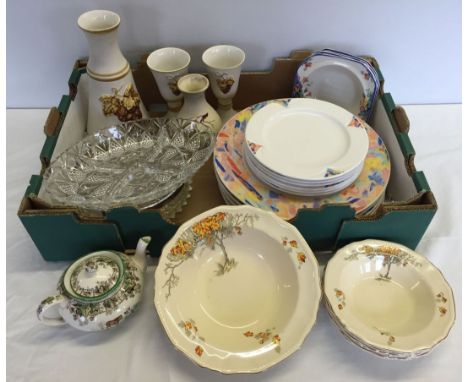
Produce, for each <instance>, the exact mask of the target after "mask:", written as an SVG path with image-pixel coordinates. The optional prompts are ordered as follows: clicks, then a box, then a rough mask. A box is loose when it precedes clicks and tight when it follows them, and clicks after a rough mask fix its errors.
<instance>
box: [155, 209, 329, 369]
mask: <svg viewBox="0 0 468 382" xmlns="http://www.w3.org/2000/svg"><path fill="white" fill-rule="evenodd" d="M155 280H156V281H155V305H156V310H157V312H158V314H159V317H160V319H161V322H162V324H163V326H164V329H165V330H166V333H167V334H168V336H169V338H170V340H171V341H172V343H173V344H174V345H175V346H176V347H177V348H178V349H179V350H181V351H182V352H183V353H184V354H185V355H186V356H187V357H189V358H190V359H192V360H193V361H195V362H196V363H197V364H199V365H201V366H204V367H208V368H210V369H213V370H217V371H220V372H223V373H251V372H258V371H261V370H264V369H266V368H268V367H270V366H272V365H274V364H276V363H278V362H279V361H281V360H283V359H284V358H286V357H287V356H289V355H290V354H291V353H293V352H294V351H296V350H297V349H299V347H300V345H301V344H302V342H303V341H304V339H305V337H306V335H307V334H308V333H309V331H310V330H311V328H312V326H313V325H314V323H315V320H316V315H317V310H318V306H319V302H320V297H321V289H320V278H319V266H318V263H317V260H316V259H315V256H314V254H313V252H312V251H311V249H310V248H309V246H308V245H307V243H306V241H305V240H304V239H303V237H302V236H301V234H300V233H299V231H298V230H297V229H296V228H294V227H293V226H292V225H290V224H289V223H287V222H285V221H283V220H282V219H281V218H279V217H277V216H276V215H275V214H273V213H272V212H266V211H261V210H259V209H257V208H253V207H250V206H235V207H234V206H221V207H218V208H215V209H212V210H209V211H207V212H205V213H203V214H201V215H199V216H197V217H195V218H193V219H192V220H190V221H188V222H187V223H185V224H184V225H182V226H181V227H180V228H179V230H178V231H177V233H176V234H175V235H174V237H173V238H172V239H171V240H170V241H169V242H168V243H167V244H166V246H165V247H164V249H163V251H162V254H161V258H160V261H159V265H158V267H157V268H156V272H155Z"/></svg>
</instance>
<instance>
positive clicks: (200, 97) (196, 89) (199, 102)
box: [177, 74, 223, 133]
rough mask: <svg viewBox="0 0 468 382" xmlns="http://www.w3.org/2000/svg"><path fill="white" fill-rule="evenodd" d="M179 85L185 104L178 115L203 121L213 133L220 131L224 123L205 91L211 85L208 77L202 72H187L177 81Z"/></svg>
mask: <svg viewBox="0 0 468 382" xmlns="http://www.w3.org/2000/svg"><path fill="white" fill-rule="evenodd" d="M177 86H178V88H179V89H180V91H181V92H182V94H183V95H184V105H183V106H182V109H180V111H179V113H178V115H177V116H178V117H179V118H185V119H192V120H194V121H197V122H202V123H204V124H205V125H206V126H207V127H209V128H210V129H211V131H213V133H218V131H219V130H220V129H221V127H222V125H223V124H222V122H221V118H220V117H219V114H218V113H217V112H216V110H215V109H213V108H212V107H211V105H210V104H209V103H208V102H207V100H206V98H205V91H206V89H208V87H209V86H210V81H208V78H206V77H205V76H203V75H201V74H186V75H185V76H183V77H181V78H180V79H179V81H177Z"/></svg>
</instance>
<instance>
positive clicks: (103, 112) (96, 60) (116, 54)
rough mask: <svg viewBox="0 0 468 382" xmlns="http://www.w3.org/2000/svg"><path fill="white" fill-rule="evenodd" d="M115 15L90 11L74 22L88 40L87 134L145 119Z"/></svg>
mask: <svg viewBox="0 0 468 382" xmlns="http://www.w3.org/2000/svg"><path fill="white" fill-rule="evenodd" d="M119 25H120V17H119V15H118V14H116V13H114V12H111V11H105V10H94V11H89V12H86V13H83V14H82V15H81V16H80V17H79V18H78V26H79V27H80V28H81V29H82V30H83V31H84V34H85V36H86V38H87V39H88V46H89V58H88V64H87V66H86V71H87V73H88V76H89V95H88V98H89V107H88V124H87V132H88V134H94V133H95V132H96V131H98V130H100V129H103V128H106V127H109V126H112V125H113V124H115V123H120V122H126V121H132V120H135V119H140V118H147V117H148V112H147V111H146V109H145V107H144V105H143V102H142V101H141V99H140V94H139V93H138V90H137V88H136V85H135V81H134V79H133V75H132V71H131V70H130V65H129V63H128V61H127V60H126V59H125V57H124V56H123V54H122V52H121V50H120V47H119V44H118V41H117V31H118V27H119Z"/></svg>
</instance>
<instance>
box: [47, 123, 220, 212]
mask: <svg viewBox="0 0 468 382" xmlns="http://www.w3.org/2000/svg"><path fill="white" fill-rule="evenodd" d="M213 145H214V135H213V133H212V132H210V130H209V129H208V127H207V126H205V125H204V124H201V123H198V122H194V121H189V120H185V119H164V118H153V119H145V120H139V121H133V122H127V123H122V124H119V125H116V126H113V127H110V128H107V129H103V130H100V131H99V132H97V133H96V134H94V135H90V136H87V137H86V138H84V139H83V140H82V141H80V142H79V143H77V144H76V145H74V146H72V147H71V148H69V149H68V150H66V151H65V152H63V153H62V154H61V155H60V156H59V157H58V158H57V159H56V160H55V161H54V162H52V163H51V165H50V166H49V167H48V169H47V170H46V171H45V173H44V180H43V185H42V189H43V191H42V193H41V195H40V196H41V198H42V199H43V200H44V201H46V202H48V203H49V204H51V205H52V206H76V207H79V208H83V209H92V210H99V211H106V210H109V209H112V208H116V207H123V206H132V207H135V208H139V209H142V208H147V207H151V206H154V205H156V204H158V203H160V202H162V201H163V200H165V199H166V198H167V197H169V196H170V195H171V194H172V193H173V192H174V191H176V190H177V189H178V188H179V187H180V186H181V185H182V184H184V183H185V182H187V181H188V180H189V179H190V178H191V177H192V176H193V174H194V173H195V172H196V171H197V170H198V169H199V168H200V167H201V166H202V165H203V163H205V161H206V160H207V159H208V158H209V156H210V155H211V153H212V151H213Z"/></svg>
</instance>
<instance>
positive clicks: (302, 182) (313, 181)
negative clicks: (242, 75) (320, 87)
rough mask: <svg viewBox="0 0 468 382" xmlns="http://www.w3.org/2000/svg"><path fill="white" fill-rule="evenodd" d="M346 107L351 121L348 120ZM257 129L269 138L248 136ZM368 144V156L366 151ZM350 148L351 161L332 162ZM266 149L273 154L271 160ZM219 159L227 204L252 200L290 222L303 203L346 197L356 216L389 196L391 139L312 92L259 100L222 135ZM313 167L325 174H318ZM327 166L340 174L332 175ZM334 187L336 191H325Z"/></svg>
mask: <svg viewBox="0 0 468 382" xmlns="http://www.w3.org/2000/svg"><path fill="white" fill-rule="evenodd" d="M337 110H339V112H338V113H336V111H337ZM260 113H261V114H260ZM345 113H347V114H348V118H349V119H348V120H347V121H346V122H345V123H343V119H342V116H343V115H344V114H345ZM262 114H264V115H263V116H262ZM257 116H260V117H261V119H260V120H258V118H256V117H257ZM252 121H253V122H252ZM251 122H252V123H251ZM258 123H260V125H259V124H258ZM322 123H323V125H322ZM262 125H263V126H262ZM322 127H328V130H327V129H322ZM301 129H304V130H305V131H301ZM256 130H257V132H259V131H261V132H263V133H264V134H265V136H262V134H258V135H259V137H256V138H252V137H250V138H246V134H247V133H249V134H251V133H254V132H255V131H256ZM356 133H357V134H358V135H355V134H356ZM363 135H365V137H366V138H367V141H366V140H365V139H364V136H363ZM355 136H356V137H357V141H354V139H356V138H354V137H355ZM300 137H302V138H300ZM257 138H258V140H254V139H257ZM366 142H367V143H366ZM249 143H250V145H249ZM365 144H367V146H365ZM259 145H263V147H260V146H259ZM246 146H247V147H246ZM351 147H354V148H357V149H356V151H353V150H351ZM365 147H367V149H366V150H365V154H364V159H362V155H363V154H362V153H359V150H363V151H364V148H365ZM272 150H273V151H272ZM346 152H350V153H351V152H352V155H351V154H350V155H349V156H348V158H351V159H349V160H348V162H347V163H345V164H347V166H346V167H345V166H343V167H344V168H337V167H332V166H331V164H333V163H336V162H339V160H340V158H342V157H346V155H345V153H346ZM262 153H264V154H268V155H265V159H264V158H263V156H262V155H263V154H262ZM272 153H273V154H272ZM260 159H262V160H264V162H262V161H261V160H260ZM320 159H322V161H323V162H322V163H321V162H320ZM268 160H271V163H270V162H268ZM275 161H276V162H275ZM213 162H214V167H215V173H216V179H217V181H218V186H219V190H220V191H221V195H222V196H223V198H224V200H225V202H226V203H227V204H248V205H251V206H255V207H258V208H261V209H264V210H268V211H273V212H274V213H275V214H277V215H278V216H280V217H281V218H283V219H285V220H290V219H293V218H294V217H296V216H297V213H298V211H299V210H301V209H304V208H313V209H317V208H320V207H322V206H325V205H328V204H344V203H346V204H349V206H350V207H351V208H352V209H354V211H355V212H356V215H360V216H363V215H369V214H372V213H374V212H375V211H376V210H377V209H378V208H379V206H380V204H381V203H382V201H383V199H384V197H385V189H386V187H387V184H388V182H389V179H390V170H391V164H390V157H389V154H388V151H387V149H386V147H385V143H384V141H383V140H382V138H381V137H380V136H379V135H378V134H377V133H376V131H375V130H373V129H372V128H371V127H370V126H369V125H368V124H366V123H365V122H363V121H362V120H361V119H359V118H357V117H355V116H354V115H353V114H351V113H349V112H347V111H346V110H343V109H342V108H340V107H338V106H336V105H332V104H330V103H328V102H324V101H319V100H315V99H307V98H301V99H299V98H292V99H291V98H290V99H277V100H270V101H265V102H260V103H257V104H255V105H252V106H250V107H248V108H246V109H244V110H242V111H240V112H239V113H237V114H236V115H235V116H234V117H233V118H231V119H230V120H229V121H228V122H226V124H225V125H224V126H223V128H222V129H221V130H220V131H219V133H218V136H217V139H216V145H215V149H214V156H213ZM283 162H284V163H283ZM353 163H354V165H353ZM287 166H288V167H287ZM320 166H322V167H320ZM361 166H362V167H361ZM313 168H315V170H316V172H315V173H316V174H317V173H318V174H319V176H316V177H315V178H314V177H313V173H312V169H313ZM320 168H321V171H322V172H320ZM327 168H333V169H334V170H335V171H334V173H336V174H335V175H331V174H328V175H327V174H326V170H327ZM361 168H362V169H361ZM317 169H319V170H317ZM336 170H344V171H343V173H344V174H343V175H342V174H339V173H338V172H339V171H336ZM287 171H288V172H287ZM307 171H308V172H307ZM296 173H298V174H299V175H296ZM304 174H305V175H304ZM356 176H357V178H356ZM317 178H318V179H321V181H320V182H319V181H318V179H317ZM298 179H299V181H298ZM352 179H354V180H353V181H351V180H352ZM348 182H350V184H349V185H348V186H346V184H347V183H348ZM332 187H336V188H332ZM328 189H331V190H333V192H334V193H333V194H330V195H326V194H325V193H327V192H328V191H329V190H328ZM337 189H338V190H340V189H341V191H336V192H335V190H337ZM282 190H285V191H282ZM294 193H296V195H294ZM297 194H299V195H297ZM323 194H325V195H323ZM308 195H315V196H308Z"/></svg>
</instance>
